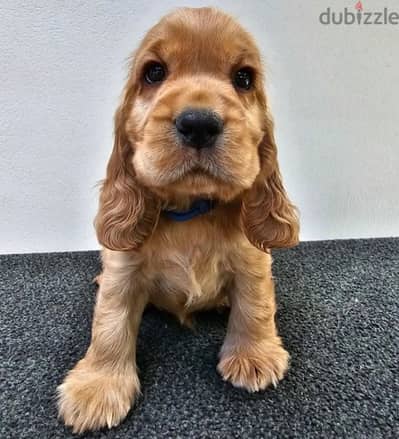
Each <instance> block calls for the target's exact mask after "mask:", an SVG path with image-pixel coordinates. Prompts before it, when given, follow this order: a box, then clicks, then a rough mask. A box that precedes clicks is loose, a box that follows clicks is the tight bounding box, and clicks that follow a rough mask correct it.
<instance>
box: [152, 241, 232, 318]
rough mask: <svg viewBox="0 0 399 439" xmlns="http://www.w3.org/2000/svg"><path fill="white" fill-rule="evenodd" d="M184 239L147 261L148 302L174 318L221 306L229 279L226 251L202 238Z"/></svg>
mask: <svg viewBox="0 0 399 439" xmlns="http://www.w3.org/2000/svg"><path fill="white" fill-rule="evenodd" d="M184 237H185V238H186V239H179V240H175V241H174V242H173V246H169V247H168V246H162V245H161V246H160V247H159V252H158V253H157V254H154V255H153V259H152V261H151V265H152V272H153V273H155V278H154V282H153V287H152V288H151V301H152V302H153V303H154V304H156V305H159V306H161V307H163V308H166V309H168V310H169V311H171V312H176V313H178V314H181V313H182V309H184V310H186V311H193V310H197V309H204V308H212V307H214V306H217V305H218V304H220V303H222V302H223V297H224V293H225V289H224V287H225V286H226V285H227V284H228V282H229V280H230V279H231V278H232V270H231V268H230V264H229V257H228V251H227V249H225V248H222V246H221V245H220V242H218V241H217V240H215V239H213V238H214V237H212V238H211V239H209V238H210V237H209V236H208V237H207V236H206V235H205V236H202V237H201V236H196V237H195V236H182V238H184ZM170 308H172V309H170Z"/></svg>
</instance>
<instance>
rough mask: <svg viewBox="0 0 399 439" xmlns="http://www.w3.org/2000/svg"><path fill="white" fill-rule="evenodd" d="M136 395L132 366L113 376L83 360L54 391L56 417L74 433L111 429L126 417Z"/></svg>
mask: <svg viewBox="0 0 399 439" xmlns="http://www.w3.org/2000/svg"><path fill="white" fill-rule="evenodd" d="M139 392H140V383H139V379H138V377H137V373H136V371H135V370H134V368H133V366H132V367H131V369H129V371H124V372H123V373H118V374H116V373H115V374H113V372H111V371H105V370H98V369H95V368H93V367H91V366H90V364H89V363H88V362H87V361H86V360H85V359H83V360H81V361H79V363H78V364H77V365H76V366H75V367H74V368H73V369H72V370H71V371H70V372H69V373H68V375H67V376H66V378H65V380H64V382H63V383H62V384H61V385H60V386H59V387H58V388H57V394H58V410H59V417H60V418H62V419H63V420H64V422H65V425H67V426H70V427H72V428H73V432H74V433H82V432H84V431H87V430H98V429H100V428H103V427H108V428H111V427H113V426H116V425H118V424H119V423H120V422H121V421H122V420H123V419H124V418H125V417H126V415H127V413H128V411H129V410H130V407H131V405H132V402H133V400H134V398H135V397H136V396H137V395H138V393H139Z"/></svg>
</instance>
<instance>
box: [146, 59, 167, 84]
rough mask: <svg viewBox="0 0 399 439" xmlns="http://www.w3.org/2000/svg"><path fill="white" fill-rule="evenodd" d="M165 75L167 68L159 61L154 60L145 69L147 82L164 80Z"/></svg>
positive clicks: (152, 82)
mask: <svg viewBox="0 0 399 439" xmlns="http://www.w3.org/2000/svg"><path fill="white" fill-rule="evenodd" d="M165 76H166V71H165V68H164V66H163V65H162V64H160V63H158V62H152V63H151V64H149V65H148V66H147V67H146V68H145V70H144V80H145V82H147V84H154V83H156V82H162V81H163V80H164V79H165Z"/></svg>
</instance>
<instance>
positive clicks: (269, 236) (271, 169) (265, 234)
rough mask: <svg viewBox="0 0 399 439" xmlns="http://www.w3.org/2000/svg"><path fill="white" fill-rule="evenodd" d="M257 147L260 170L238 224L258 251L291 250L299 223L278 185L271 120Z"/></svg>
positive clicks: (279, 183) (293, 209) (291, 206)
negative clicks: (283, 248) (270, 249)
mask: <svg viewBox="0 0 399 439" xmlns="http://www.w3.org/2000/svg"><path fill="white" fill-rule="evenodd" d="M264 131H265V135H264V137H263V140H262V142H261V144H260V145H259V157H260V162H261V171H260V173H259V175H258V177H257V179H256V180H255V182H254V184H253V186H252V187H251V189H249V190H248V191H247V193H246V194H245V196H244V198H243V201H242V208H241V221H242V225H243V229H244V231H245V234H246V235H247V238H248V239H249V241H250V242H251V243H252V244H253V245H255V246H256V247H258V248H259V249H260V250H263V251H267V249H269V248H274V247H292V246H294V245H296V244H297V243H298V240H299V236H298V234H299V220H298V214H297V210H296V208H295V206H294V205H293V204H291V202H290V200H289V199H288V196H287V193H286V192H285V189H284V187H283V184H282V180H281V174H280V170H279V166H278V162H277V147H276V143H275V140H274V134H273V121H272V119H271V117H270V116H269V115H267V117H266V121H265V130H264Z"/></svg>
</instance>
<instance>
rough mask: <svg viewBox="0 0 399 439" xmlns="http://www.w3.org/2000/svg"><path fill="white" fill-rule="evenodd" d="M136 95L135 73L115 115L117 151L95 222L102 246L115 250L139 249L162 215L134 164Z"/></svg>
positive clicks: (114, 151)
mask: <svg viewBox="0 0 399 439" xmlns="http://www.w3.org/2000/svg"><path fill="white" fill-rule="evenodd" d="M136 92H137V90H136V86H135V78H134V75H133V74H131V76H130V78H129V80H128V82H127V85H126V87H125V90H124V93H123V97H122V101H121V104H120V105H119V108H118V109H117V111H116V114H115V140H114V148H113V151H112V154H111V157H110V159H109V162H108V166H107V174H106V178H105V180H104V182H103V184H102V187H101V193H100V205H99V210H98V213H97V216H96V219H95V227H96V232H97V238H98V240H99V242H100V244H102V245H103V246H104V247H107V248H109V249H111V250H119V251H125V250H135V249H138V248H139V247H140V245H141V244H142V243H143V242H144V240H145V239H146V238H147V237H148V236H149V235H151V233H152V232H153V230H154V228H155V226H156V224H157V221H158V218H159V212H160V204H159V202H158V200H157V199H156V198H155V196H154V195H153V194H151V193H150V192H149V191H148V190H147V189H146V188H144V187H143V186H142V185H141V184H140V183H139V182H138V181H137V179H136V175H135V171H134V168H133V164H132V158H133V154H134V145H132V143H131V142H130V140H129V138H128V135H127V133H126V122H127V118H128V115H129V112H130V110H131V108H132V105H133V101H134V98H135V95H136Z"/></svg>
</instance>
